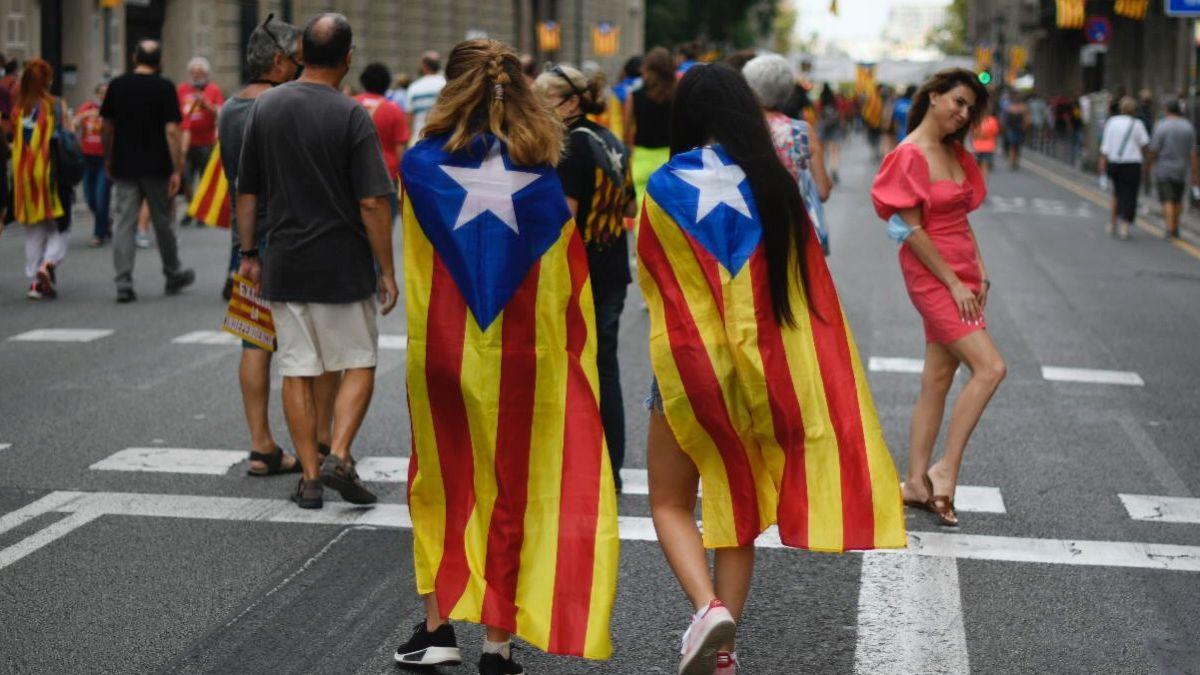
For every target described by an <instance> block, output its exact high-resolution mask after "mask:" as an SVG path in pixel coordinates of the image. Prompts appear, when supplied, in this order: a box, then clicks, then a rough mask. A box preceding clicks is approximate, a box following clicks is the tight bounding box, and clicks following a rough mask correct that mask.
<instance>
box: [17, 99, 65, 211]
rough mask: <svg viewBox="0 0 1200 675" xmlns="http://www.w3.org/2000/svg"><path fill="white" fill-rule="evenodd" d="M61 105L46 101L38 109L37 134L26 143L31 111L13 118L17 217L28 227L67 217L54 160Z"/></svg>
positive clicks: (21, 112)
mask: <svg viewBox="0 0 1200 675" xmlns="http://www.w3.org/2000/svg"><path fill="white" fill-rule="evenodd" d="M56 108H57V104H56V103H55V102H54V101H53V100H52V99H49V98H47V99H43V100H42V102H41V103H39V104H38V105H37V107H35V108H34V111H33V112H34V114H35V115H36V119H35V120H34V123H33V133H32V134H30V137H29V140H28V141H26V140H25V133H24V129H23V127H22V126H21V125H22V123H23V121H24V117H25V116H26V115H28V114H29V111H26V110H22V109H20V108H17V109H16V110H15V111H14V112H13V117H14V119H15V120H16V123H17V130H16V133H14V134H13V148H12V153H13V154H12V166H13V182H12V184H13V216H14V217H15V218H16V219H17V222H19V223H22V224H24V225H34V224H36V223H40V222H42V221H43V220H50V219H51V218H61V217H62V216H63V205H62V200H61V199H59V196H58V184H57V182H56V181H55V179H54V177H53V174H54V170H53V169H54V167H53V162H52V161H51V158H50V139H51V138H52V137H53V135H54V129H55V121H54V116H55V114H56V113H57V110H56Z"/></svg>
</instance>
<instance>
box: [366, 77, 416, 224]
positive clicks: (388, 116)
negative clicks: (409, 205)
mask: <svg viewBox="0 0 1200 675" xmlns="http://www.w3.org/2000/svg"><path fill="white" fill-rule="evenodd" d="M391 79H392V74H391V73H390V72H388V69H387V66H385V65H383V64H382V63H368V64H367V66H366V67H365V68H363V70H362V73H361V74H359V76H358V81H359V82H360V83H361V84H362V86H363V90H364V93H362V94H359V95H358V96H355V97H354V100H356V101H358V102H359V103H360V104H362V106H363V107H364V108H366V109H367V113H368V114H370V116H371V121H372V122H374V123H375V131H376V133H378V134H379V143H380V145H381V146H382V147H383V161H384V163H386V164H387V168H388V175H389V176H391V177H392V180H395V179H396V178H397V177H398V176H399V175H400V158H401V157H403V156H404V148H406V147H408V121H407V120H406V119H405V116H404V111H403V110H401V109H400V106H398V105H396V104H395V103H392V102H391V101H389V100H388V99H387V97H385V96H384V94H385V93H387V86H388V82H390V81H391ZM390 199H391V206H392V217H393V218H395V217H396V216H397V215H399V213H400V207H399V204H398V202H397V201H396V193H395V192H393V193H392V195H391V197H390Z"/></svg>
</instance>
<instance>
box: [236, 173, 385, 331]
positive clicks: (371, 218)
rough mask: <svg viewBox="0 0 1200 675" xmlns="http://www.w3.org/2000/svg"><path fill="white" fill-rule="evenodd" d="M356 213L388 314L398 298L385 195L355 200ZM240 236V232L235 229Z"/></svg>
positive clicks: (239, 212)
mask: <svg viewBox="0 0 1200 675" xmlns="http://www.w3.org/2000/svg"><path fill="white" fill-rule="evenodd" d="M358 211H359V214H360V215H361V217H362V221H363V225H364V226H365V227H366V230H367V240H368V241H370V242H371V253H373V254H375V261H376V262H377V263H378V264H379V302H380V304H381V305H382V307H381V308H380V311H381V312H382V313H384V314H387V313H388V312H390V311H392V308H394V307H395V306H396V301H397V300H398V299H399V296H400V291H399V288H397V286H396V267H395V262H394V261H393V259H392V207H391V204H389V203H388V198H387V196H386V195H385V196H378V197H366V198H363V199H360V200H358ZM241 217H242V212H241V200H240V198H239V201H238V218H239V219H240V218H241ZM239 233H241V230H239Z"/></svg>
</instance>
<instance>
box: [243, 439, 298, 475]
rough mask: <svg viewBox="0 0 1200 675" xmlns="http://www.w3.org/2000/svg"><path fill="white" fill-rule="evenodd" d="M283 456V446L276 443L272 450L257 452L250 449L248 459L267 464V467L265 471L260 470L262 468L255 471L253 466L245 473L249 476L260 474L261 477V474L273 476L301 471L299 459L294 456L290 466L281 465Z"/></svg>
mask: <svg viewBox="0 0 1200 675" xmlns="http://www.w3.org/2000/svg"><path fill="white" fill-rule="evenodd" d="M283 457H284V452H283V448H281V447H279V446H278V445H277V446H275V451H274V452H258V451H256V450H251V451H250V461H251V462H262V463H263V464H265V465H267V469H266V471H262V470H258V471H256V470H254V469H253V468H247V469H246V474H247V475H250V476H260V477H261V476H275V475H278V474H281V473H300V472H301V471H303V470H304V469H303V467H301V466H300V459H299V458H296V457H293V458H292V459H293V460H294V461H293V462H292V465H291V466H289V467H284V466H283Z"/></svg>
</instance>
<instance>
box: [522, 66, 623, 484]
mask: <svg viewBox="0 0 1200 675" xmlns="http://www.w3.org/2000/svg"><path fill="white" fill-rule="evenodd" d="M534 91H536V92H538V94H540V95H541V96H542V97H544V98H545V99H547V100H548V101H549V103H550V106H551V107H552V108H553V109H554V111H555V112H556V113H557V114H558V117H559V119H561V120H562V121H563V123H564V124H566V125H567V142H566V150H565V153H564V155H563V158H562V161H560V162H559V164H558V167H557V170H558V177H559V180H561V181H562V185H563V192H564V193H565V194H566V197H567V206H568V207H569V208H570V209H571V215H573V216H575V223H576V226H577V227H578V228H579V231H580V233H581V234H582V235H583V242H584V244H585V246H586V247H587V254H588V270H589V271H590V272H591V276H592V298H593V301H594V304H595V307H596V362H597V367H598V370H599V376H600V416H601V419H603V421H604V437H605V438H606V439H607V440H608V457H609V459H610V460H611V462H612V469H613V482H614V484H615V486H616V490H617V492H618V493H619V492H621V487H622V486H621V466H622V465H623V464H624V462H625V406H624V403H623V402H622V400H623V399H622V394H621V366H620V363H619V362H618V360H617V354H618V351H619V350H618V344H619V341H618V337H619V333H620V325H621V312H622V310H624V308H625V296H626V292H627V288H628V286H629V284H630V283H632V282H633V275H631V274H630V272H629V237H628V236H627V234H626V230H625V226H624V223H625V218H633V217H634V216H636V215H637V193H636V192H635V191H634V189H633V176H632V173H631V171H630V167H629V151H628V150H627V149H626V148H625V145H624V144H623V143H621V141H619V140H617V137H616V135H614V134H613V133H612V132H611V131H609V130H607V129H605V128H604V127H602V126H600V125H599V124H596V123H595V122H592V121H591V120H589V119H588V118H587V116H588V115H591V114H595V113H596V112H598V111H600V110H602V109H603V108H604V90H603V88H602V84H601V82H599V81H598V80H596V79H594V78H588V77H587V76H585V75H584V74H583V73H582V72H580V71H578V70H576V69H575V68H572V67H571V66H567V65H560V66H555V67H554V68H553V69H552V70H548V71H546V72H544V73H542V74H541V75H539V76H538V78H537V80H535V81H534Z"/></svg>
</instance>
